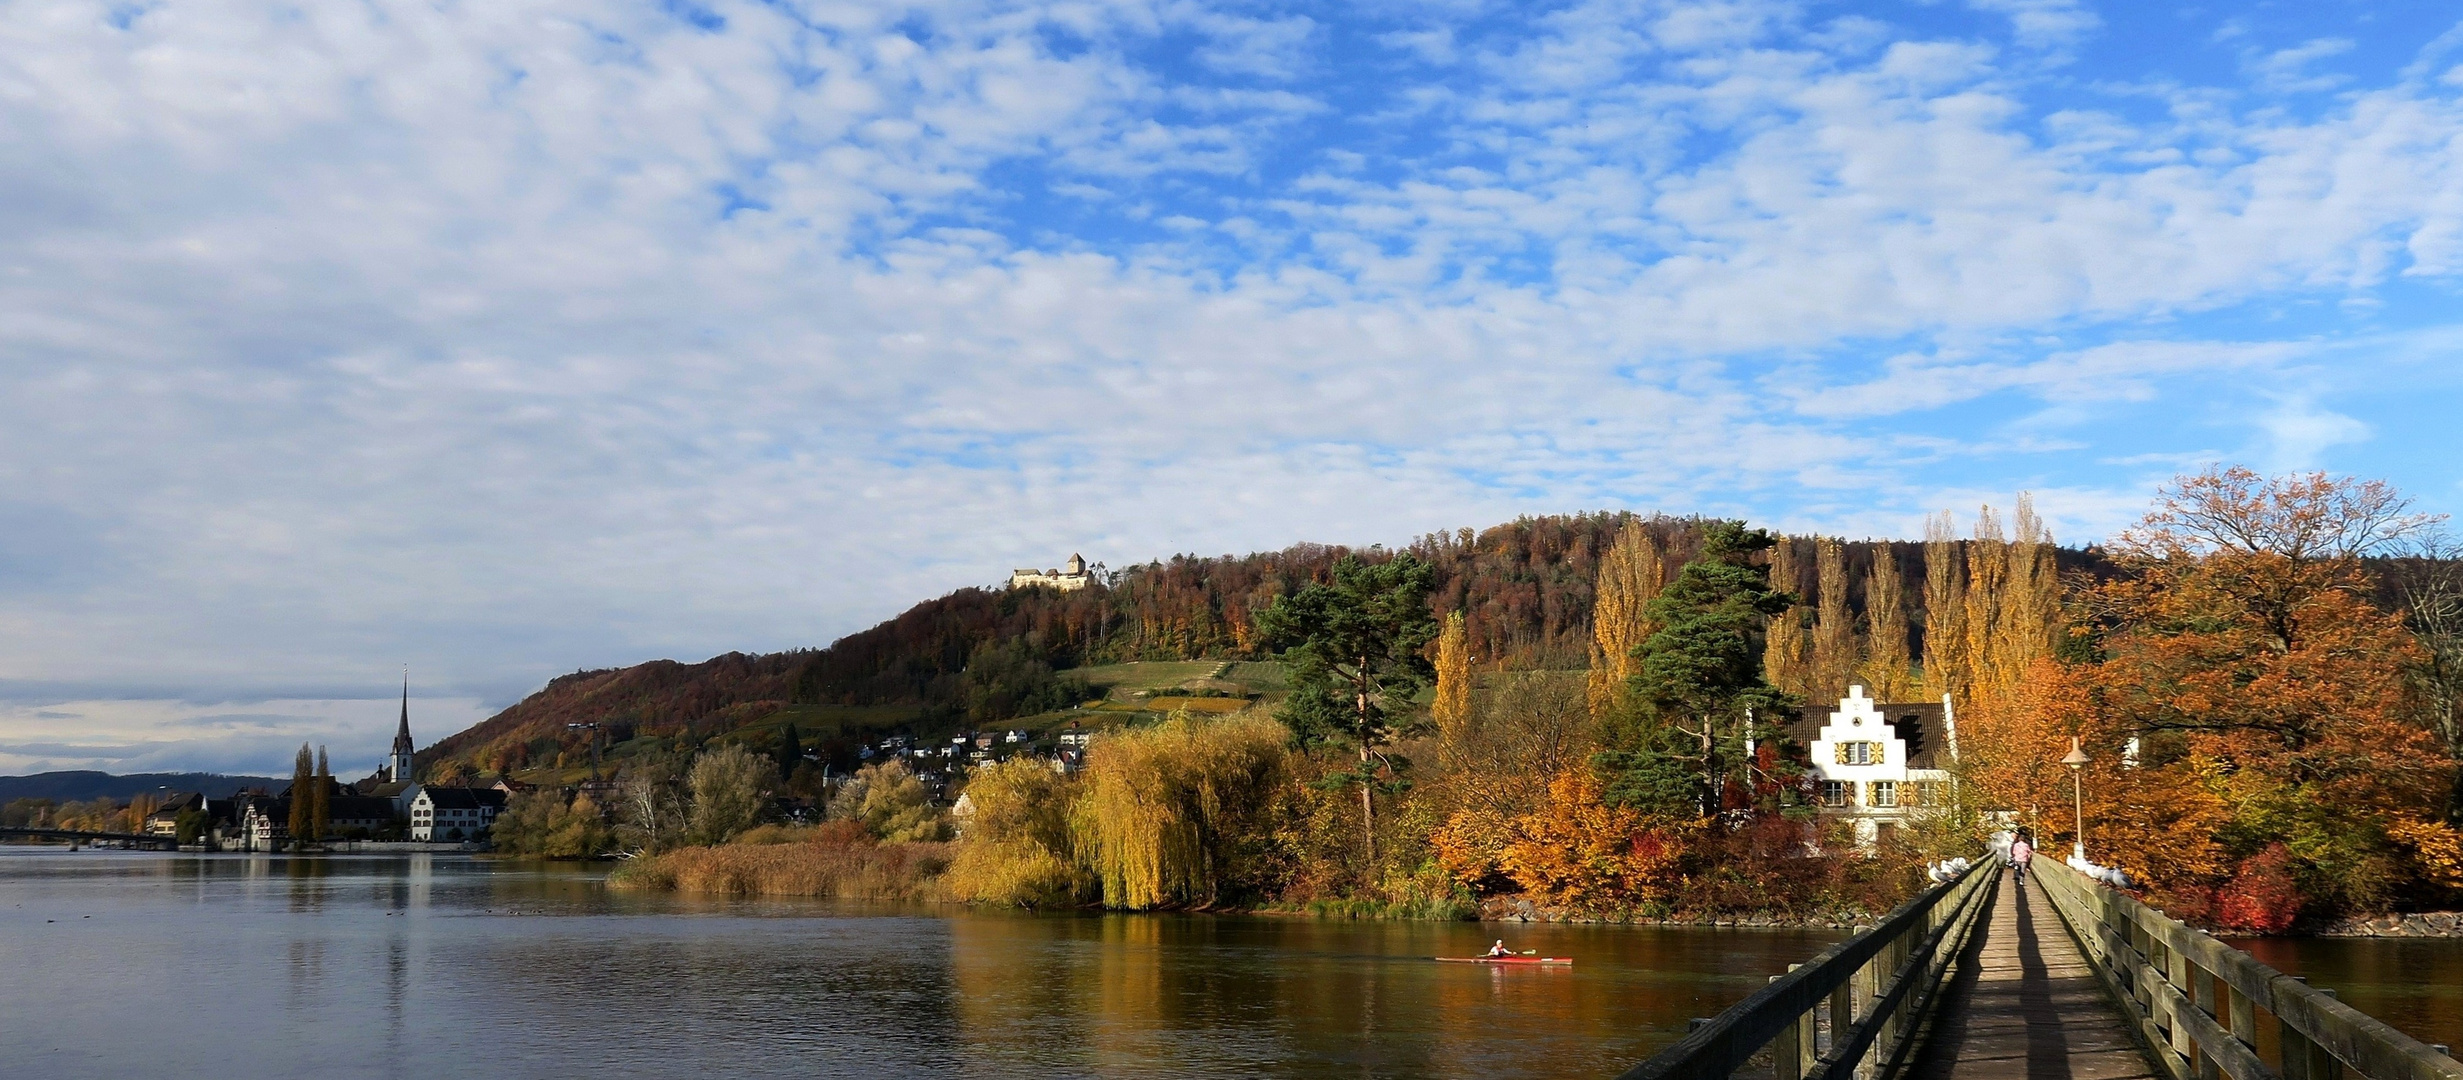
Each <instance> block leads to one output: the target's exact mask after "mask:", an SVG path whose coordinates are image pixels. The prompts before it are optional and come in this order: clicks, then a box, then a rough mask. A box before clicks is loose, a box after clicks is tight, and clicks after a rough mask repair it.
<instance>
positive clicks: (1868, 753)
mask: <svg viewBox="0 0 2463 1080" xmlns="http://www.w3.org/2000/svg"><path fill="white" fill-rule="evenodd" d="M1831 756H1832V757H1835V758H1837V759H1838V763H1839V764H1841V765H1879V764H1881V763H1882V753H1881V744H1880V743H1877V742H1843V743H1836V744H1833V745H1832V747H1831Z"/></svg>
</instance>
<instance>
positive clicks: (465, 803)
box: [410, 787, 496, 843]
mask: <svg viewBox="0 0 2463 1080" xmlns="http://www.w3.org/2000/svg"><path fill="white" fill-rule="evenodd" d="M455 795H461V796H463V797H460V798H456V797H453V796H455ZM440 803H441V804H443V805H439V804H440ZM495 823H496V808H495V807H494V806H492V805H490V804H489V803H488V802H487V801H485V800H481V799H474V798H469V797H468V793H466V792H462V791H460V790H458V789H450V788H445V789H440V788H434V787H421V788H420V789H419V794H417V795H415V796H412V798H411V812H410V838H411V839H413V840H418V841H422V842H430V843H432V842H436V841H445V842H453V841H459V840H473V839H476V838H478V836H479V834H480V833H482V832H485V831H487V829H488V828H489V827H490V826H492V825H494V824H495Z"/></svg>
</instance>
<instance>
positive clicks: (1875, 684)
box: [1863, 543, 1913, 701]
mask: <svg viewBox="0 0 2463 1080" xmlns="http://www.w3.org/2000/svg"><path fill="white" fill-rule="evenodd" d="M1864 613H1865V622H1866V624H1867V625H1869V626H1870V627H1871V634H1870V638H1869V640H1870V641H1871V647H1870V648H1869V649H1868V650H1867V655H1866V657H1865V661H1864V669H1863V670H1864V681H1865V684H1866V685H1868V686H1871V687H1872V688H1873V700H1875V701H1899V700H1902V699H1903V698H1905V697H1906V696H1907V694H1908V692H1909V691H1910V690H1911V689H1912V687H1911V686H1910V684H1911V683H1912V682H1913V680H1912V679H1910V678H1909V675H1908V669H1907V667H1908V654H1907V599H1906V590H1905V586H1904V585H1903V584H1902V583H1901V581H1900V579H1899V560H1898V555H1897V553H1896V552H1895V551H1894V550H1893V549H1892V547H1891V545H1890V544H1888V543H1881V544H1876V545H1874V548H1873V572H1872V573H1871V574H1870V575H1868V576H1867V577H1866V578H1865V580H1864Z"/></svg>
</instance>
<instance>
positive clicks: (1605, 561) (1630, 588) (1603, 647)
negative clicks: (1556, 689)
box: [1586, 519, 1667, 721]
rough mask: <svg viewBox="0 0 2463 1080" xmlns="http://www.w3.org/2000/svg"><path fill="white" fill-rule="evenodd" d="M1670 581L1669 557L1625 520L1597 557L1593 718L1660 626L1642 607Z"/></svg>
mask: <svg viewBox="0 0 2463 1080" xmlns="http://www.w3.org/2000/svg"><path fill="white" fill-rule="evenodd" d="M1666 581H1667V556H1666V554H1665V553H1664V552H1662V551H1661V550H1660V549H1659V542H1658V541H1657V540H1654V539H1652V538H1651V534H1650V530H1648V529H1645V528H1643V527H1642V522H1641V521H1640V520H1638V519H1637V520H1632V521H1628V522H1626V523H1625V527H1624V528H1623V529H1622V530H1620V531H1619V532H1618V533H1617V536H1616V542H1615V543H1613V544H1611V545H1610V546H1609V548H1608V553H1607V555H1606V556H1604V557H1602V558H1601V559H1600V561H1599V577H1598V581H1597V583H1596V585H1594V586H1593V589H1592V594H1593V600H1592V603H1591V671H1590V678H1589V680H1588V682H1587V684H1586V697H1587V699H1588V701H1589V702H1590V707H1591V718H1592V719H1593V720H1594V721H1601V720H1605V719H1606V718H1607V716H1608V713H1609V712H1610V711H1611V710H1612V709H1614V708H1615V706H1616V703H1617V701H1618V700H1620V699H1621V698H1623V697H1624V694H1625V684H1626V682H1627V681H1629V680H1631V679H1632V678H1633V673H1634V665H1635V663H1636V661H1635V659H1634V650H1635V649H1638V648H1640V647H1641V646H1642V642H1643V641H1644V640H1645V639H1647V638H1649V637H1650V636H1651V633H1652V632H1653V631H1655V630H1657V629H1658V628H1657V627H1656V626H1653V625H1652V624H1651V621H1650V619H1649V617H1648V616H1646V615H1644V614H1643V609H1644V608H1646V607H1648V606H1649V605H1650V602H1651V601H1652V600H1653V599H1655V598H1657V597H1658V595H1659V590H1660V588H1661V586H1662V585H1663V584H1664V583H1665V582H1666Z"/></svg>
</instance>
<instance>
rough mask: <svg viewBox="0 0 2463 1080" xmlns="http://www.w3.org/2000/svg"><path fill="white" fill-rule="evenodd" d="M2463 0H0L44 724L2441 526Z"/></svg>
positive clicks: (6, 275) (35, 757)
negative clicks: (2348, 522) (980, 609)
mask: <svg viewBox="0 0 2463 1080" xmlns="http://www.w3.org/2000/svg"><path fill="white" fill-rule="evenodd" d="M2456 19H2457V15H2456V13H2455V10H2454V8H2453V7H2452V5H2451V4H2449V3H2444V2H2411V0H2400V2H2395V0H2390V2H2385V3H2375V4H2370V3H2290V2H2270V3H2256V4H2225V5H2213V4H2203V3H2195V4H2169V3H2132V4H2117V3H2114V4H2098V3H2090V2H2086V0H1965V2H1964V3H1961V2H1958V0H1935V2H1909V3H1890V2H1870V3H1826V2H1817V0H1806V2H1778V0H1773V2H1764V0H1729V2H1711V3H1670V2H1639V3H1587V2H1575V3H1554V4H1533V3H1508V2H1495V3H1488V2H1474V0H1463V2H1446V0H1412V2H1409V3H1379V2H1373V0H1372V2H1368V3H1361V4H1355V5H1342V6H1336V5H1319V6H1309V5H1274V4H1237V3H1225V4H1213V5H1209V4H1201V3H1192V2H1183V0H1154V2H1145V0H1055V2H1052V3H1042V4H1037V3H1000V2H969V0H950V2H918V3H890V2H883V3H875V4H859V3H825V2H806V0H777V2H773V3H768V4H759V3H738V2H730V0H714V2H696V0H664V2H662V3H650V2H631V3H627V2H614V0H605V2H602V0H488V2H483V3H482V2H461V0H441V2H439V0H429V2H404V0H364V2H360V3H350V4H338V3H321V4H301V5H290V4H281V3H267V2H263V0H234V2H222V0H156V2H151V3H148V2H112V3H86V2H71V0H0V772H24V771H32V770H36V769H43V768H70V767H99V768H108V769H113V770H119V771H126V770H136V769H156V768H187V767H197V768H222V769H235V768H254V769H267V770H280V769H282V768H284V767H285V763H286V762H287V760H288V756H287V755H288V751H289V748H291V747H294V746H296V745H297V744H298V742H299V741H300V740H302V739H314V740H316V741H318V742H322V743H327V744H330V745H332V746H333V747H334V751H335V753H336V755H337V757H339V758H341V759H343V761H345V762H348V763H350V764H351V765H352V766H353V767H354V768H356V767H361V766H363V765H368V764H372V763H373V762H374V760H375V758H376V756H377V754H378V753H379V752H380V748H381V746H382V744H383V742H384V740H385V739H386V738H387V737H388V736H389V735H390V731H391V724H392V716H393V713H394V710H395V708H396V706H395V704H394V702H393V700H392V697H391V695H392V694H393V693H395V687H394V680H395V679H397V678H398V677H399V674H400V669H401V667H402V666H403V665H405V664H407V665H409V667H410V668H411V671H412V677H413V680H414V686H413V693H414V695H415V700H414V702H413V706H412V707H413V711H414V719H415V722H416V723H417V724H418V726H419V729H420V734H421V737H422V741H423V742H424V741H428V740H432V739H434V738H437V737H440V736H442V735H443V734H445V733H447V732H448V731H450V730H453V729H455V728H459V727H461V726H464V725H465V724H467V723H470V722H472V721H474V720H476V719H478V718H480V717H482V716H484V715H485V714H486V713H488V712H490V711H492V710H493V709H495V708H498V707H501V706H503V705H505V704H508V703H510V702H511V701H513V700H516V699H518V698H519V697H520V696H521V695H522V694H524V693H526V692H528V691H529V690H531V689H533V688H535V687H536V686H537V685H538V684H539V683H540V682H541V681H542V680H544V679H545V678H546V677H548V676H550V675H552V674H554V673H557V672H560V671H571V670H574V669H576V668H580V667H602V666H609V665H616V664H625V663H631V662H635V661H639V660H644V659H650V658H654V657H675V658H680V659H686V660H694V659H700V658H702V657H705V656H708V655H711V654H713V653H718V652H722V651H726V650H730V649H743V650H756V651H767V650H775V649H784V648H792V647H798V646H809V645H818V644H824V643H827V642H828V641H829V640H831V639H832V638H834V637H835V636H837V635H840V634H843V633H846V632H848V631H850V630H854V629H857V628H860V627H862V626H865V625H869V624H870V623H872V622H874V621H876V620H878V619H880V618H882V617H885V616H887V615H889V614H892V613H894V612H896V611H897V610H899V609H901V608H903V607H905V606H906V605H907V604H909V603H911V602H913V601H915V600H917V599H920V598H922V597H926V596H930V595H935V594H938V593H941V592H945V591H947V590H949V589H951V588H955V587H958V586H961V585H968V584H978V583H986V582H990V581H993V580H996V579H998V578H999V577H1001V576H1003V575H1004V574H1005V573H1006V571H1007V569H1008V568H1009V567H1012V566H1022V565H1029V564H1034V565H1047V566H1048V565H1052V564H1056V563H1057V562H1059V561H1060V560H1061V559H1062V558H1064V557H1066V556H1067V555H1068V554H1069V553H1070V552H1072V551H1082V552H1084V553H1085V554H1086V555H1087V557H1088V558H1090V559H1097V560H1102V561H1105V562H1108V563H1110V564H1111V565H1113V566H1121V565H1125V564H1128V563H1132V562H1136V561H1141V560H1143V559H1146V558H1149V557H1154V556H1158V555H1169V554H1170V553H1173V552H1179V551H1193V552H1199V553H1217V552H1231V551H1246V550H1252V549H1259V548H1273V547H1280V546H1283V545H1285V544H1287V543H1290V542H1293V541H1296V540H1302V539H1309V540H1322V541H1337V542H1354V543H1367V542H1373V541H1384V542H1388V543H1392V542H1399V541H1404V540H1407V539H1408V538H1410V537H1411V536H1413V535H1415V534H1418V533H1422V532H1426V531H1429V530H1432V529H1439V528H1451V527H1455V526H1461V525H1484V524H1489V523H1493V522H1496V521H1499V520H1503V519H1506V518H1509V517H1511V516H1513V515H1515V514H1519V513H1537V512H1550V511H1571V510H1582V509H1606V508H1621V507H1631V508H1636V509H1646V510H1647V509H1663V510H1668V511H1674V512H1694V511H1701V512H1711V513H1722V514H1734V515H1741V516H1746V517H1750V518H1752V519H1754V520H1756V521H1760V522H1764V523H1769V524H1776V525H1782V526H1786V527H1788V528H1791V529H1797V530H1822V531H1829V532H1838V533H1845V534H1850V535H1860V536H1861V535H1897V536H1909V535H1914V534H1916V533H1917V532H1919V531H1920V522H1921V519H1922V516H1923V515H1924V514H1925V512H1927V511H1930V510H1935V509H1940V508H1957V509H1959V510H1960V511H1961V512H1962V518H1963V517H1964V516H1965V515H1966V514H1968V513H1971V512H1972V508H1973V507H1974V506H1976V505H1978V504H1979V503H1982V502H1986V501H1992V502H1996V503H1999V504H2002V505H2007V503H2008V500H2009V498H2010V496H2011V493H2013V492H2015V491H2018V490H2021V489H2026V490H2030V491H2033V492H2034V493H2035V494H2036V498H2037V500H2038V503H2039V505H2040V506H2041V507H2042V508H2043V509H2044V510H2045V511H2046V512H2047V516H2048V517H2049V518H2050V519H2051V520H2052V522H2053V523H2054V525H2055V527H2056V529H2057V531H2058V533H2059V534H2060V536H2061V537H2062V538H2063V539H2066V540H2086V539H2092V538H2095V537H2099V536H2102V535H2105V534H2106V533H2107V532H2109V531H2110V530H2112V529H2113V528H2115V527H2116V526H2117V525H2118V524H2120V523H2122V522H2123V521H2125V520H2126V519H2128V518H2129V517H2131V516H2132V515H2133V514H2134V513H2135V512H2136V511H2137V510H2138V509H2139V508H2141V507H2143V506H2144V504H2145V501H2146V499H2147V496H2148V494H2149V492H2150V491H2151V490H2152V489H2153V487H2154V485H2155V484H2157V483H2158V482H2160V481H2161V480H2162V479H2164V478H2166V477H2168V476H2171V475H2173V474H2174V473H2176V472H2179V471H2182V470H2185V469H2194V468H2196V467H2198V466H2199V465H2201V464H2203V463H2206V462H2211V461H2233V462H2243V463H2247V464H2250V465H2252V466H2255V467H2258V468H2261V469H2265V470H2270V471H2280V470H2288V469H2305V468H2325V469H2331V470H2335V471H2339V472H2353V473H2359V474H2364V475H2370V476H2380V477H2385V478H2388V479H2391V480H2393V481H2395V482H2396V483H2397V484H2399V485H2400V486H2402V487H2403V488H2404V489H2405V490H2406V491H2408V492H2410V493H2412V494H2413V495H2415V496H2416V497H2417V498H2418V499H2419V500H2420V503H2421V504H2422V506H2423V507H2424V508H2425V509H2430V510H2441V511H2450V510H2457V509H2463V487H2459V486H2458V476H2457V472H2456V470H2455V468H2454V465H2453V463H2454V461H2455V460H2456V458H2457V451H2458V449H2463V445H2459V444H2463V440H2459V439H2458V437H2457V435H2456V434H2455V432H2456V423H2455V416H2454V414H2455V412H2456V406H2457V405H2458V404H2459V403H2463V385H2459V384H2463V373H2459V369H2463V364H2458V363H2457V362H2456V359H2455V357H2456V355H2457V353H2458V346H2463V308H2459V307H2458V306H2457V304H2456V299H2457V293H2458V286H2463V25H2458V23H2457V21H2456Z"/></svg>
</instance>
